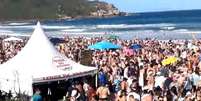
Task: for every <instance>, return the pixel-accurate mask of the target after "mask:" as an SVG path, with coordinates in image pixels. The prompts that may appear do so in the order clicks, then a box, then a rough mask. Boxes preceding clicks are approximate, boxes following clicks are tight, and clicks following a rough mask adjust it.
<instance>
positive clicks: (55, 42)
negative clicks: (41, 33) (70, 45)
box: [50, 38, 65, 45]
mask: <svg viewBox="0 0 201 101" xmlns="http://www.w3.org/2000/svg"><path fill="white" fill-rule="evenodd" d="M50 42H52V44H53V45H56V44H58V43H63V42H65V40H64V39H61V38H51V39H50Z"/></svg>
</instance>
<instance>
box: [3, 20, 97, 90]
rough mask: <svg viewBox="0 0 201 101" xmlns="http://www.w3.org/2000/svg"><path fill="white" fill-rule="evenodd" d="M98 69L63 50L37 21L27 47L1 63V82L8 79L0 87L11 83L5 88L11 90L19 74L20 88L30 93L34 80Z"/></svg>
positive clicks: (86, 72)
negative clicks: (65, 53) (52, 41)
mask: <svg viewBox="0 0 201 101" xmlns="http://www.w3.org/2000/svg"><path fill="white" fill-rule="evenodd" d="M96 71H97V68H95V67H87V66H83V65H80V64H78V63H76V62H74V61H72V60H70V59H68V58H66V57H65V56H64V55H62V54H60V53H59V52H58V51H57V50H56V49H55V47H54V46H53V45H52V43H51V42H50V41H49V39H48V37H47V36H46V35H45V34H44V31H43V29H42V28H41V25H40V23H39V22H38V23H37V26H36V28H35V30H34V32H33V34H32V36H31V37H30V39H29V41H28V42H27V44H26V45H25V47H24V48H23V49H22V50H21V51H20V52H18V54H17V55H16V56H15V57H13V58H12V59H10V60H8V61H7V62H6V63H4V64H2V65H0V72H1V74H0V82H3V83H5V84H4V85H2V84H1V88H0V89H4V88H5V87H4V86H6V85H8V84H9V85H10V86H11V87H7V89H4V90H7V91H8V90H10V89H11V88H13V84H15V83H16V79H18V78H19V79H20V81H19V83H20V86H21V90H22V91H23V90H24V91H27V90H28V91H29V93H30V92H31V91H32V88H30V86H31V85H32V83H33V82H46V81H54V80H61V79H66V78H73V77H77V76H83V75H89V74H94V73H96ZM16 75H17V76H16ZM16 77H18V78H16ZM15 87H17V86H15ZM18 89H19V88H18Z"/></svg>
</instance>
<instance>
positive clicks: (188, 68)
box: [0, 37, 201, 101]
mask: <svg viewBox="0 0 201 101" xmlns="http://www.w3.org/2000/svg"><path fill="white" fill-rule="evenodd" d="M4 39H5V38H1V41H0V42H1V54H0V61H1V63H5V62H6V61H8V60H9V59H10V58H12V57H14V56H15V55H16V54H17V53H18V52H19V51H20V50H21V49H22V48H23V47H24V46H25V44H26V42H27V39H25V40H15V41H5V40H4ZM63 40H64V41H63V42H62V43H57V44H56V45H55V47H56V48H57V49H58V51H59V52H60V53H62V54H64V55H66V56H67V57H68V58H69V59H72V60H74V61H76V62H80V60H81V59H82V57H81V52H82V51H83V50H89V48H88V46H90V45H93V44H95V43H97V42H100V41H103V40H105V41H108V42H111V43H113V44H117V45H119V46H121V48H118V49H102V50H92V51H93V52H92V57H91V58H92V61H91V64H90V65H92V66H95V67H97V68H98V70H99V71H98V74H97V75H98V87H97V88H95V87H93V86H92V85H91V84H90V82H83V81H80V82H77V81H76V82H75V83H74V84H73V85H72V87H71V89H70V90H68V91H67V93H66V96H65V97H64V99H65V100H67V101H68V100H69V101H201V40H191V41H189V40H166V41H160V40H155V39H144V40H141V39H137V38H134V39H133V40H121V39H119V38H117V37H116V38H104V37H95V38H85V37H77V38H71V37H65V38H64V39H63ZM133 45H137V46H138V47H137V46H136V47H132V46H133ZM170 58H174V59H173V60H171V59H170ZM39 95H40V91H39V90H38V91H37V92H36V94H34V95H33V97H38V96H39ZM38 98H39V97H38Z"/></svg>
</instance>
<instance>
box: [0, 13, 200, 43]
mask: <svg viewBox="0 0 201 101" xmlns="http://www.w3.org/2000/svg"><path fill="white" fill-rule="evenodd" d="M36 22H37V21H20V22H19V21H9V22H6V23H5V22H1V23H0V35H5V34H6V35H13V36H29V35H31V33H32V32H33V29H34V26H35V24H36ZM41 24H42V25H43V28H44V30H45V32H46V34H47V35H49V36H53V37H62V36H64V35H69V36H87V37H94V36H104V35H108V34H113V35H114V34H115V35H118V36H120V38H122V39H132V38H134V37H137V38H140V39H144V38H156V39H161V40H166V39H192V33H193V34H194V35H195V37H196V38H197V39H200V38H201V10H188V11H168V12H150V13H134V14H130V15H129V16H117V17H108V18H84V19H72V20H44V21H42V22H41Z"/></svg>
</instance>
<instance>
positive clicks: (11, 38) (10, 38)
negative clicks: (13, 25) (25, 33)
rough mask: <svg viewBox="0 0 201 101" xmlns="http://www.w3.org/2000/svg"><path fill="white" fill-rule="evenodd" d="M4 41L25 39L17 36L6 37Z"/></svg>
mask: <svg viewBox="0 0 201 101" xmlns="http://www.w3.org/2000/svg"><path fill="white" fill-rule="evenodd" d="M3 41H23V40H22V39H20V38H16V37H9V38H6V39H4V40H3Z"/></svg>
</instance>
